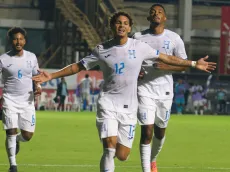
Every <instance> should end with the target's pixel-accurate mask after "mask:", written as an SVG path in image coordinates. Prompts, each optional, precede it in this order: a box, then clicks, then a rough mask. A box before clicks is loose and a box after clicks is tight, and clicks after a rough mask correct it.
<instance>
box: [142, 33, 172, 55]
mask: <svg viewBox="0 0 230 172" xmlns="http://www.w3.org/2000/svg"><path fill="white" fill-rule="evenodd" d="M142 41H143V42H145V43H147V44H149V45H150V46H151V47H152V48H154V49H157V50H159V51H160V52H161V53H164V54H172V53H173V50H174V48H175V45H174V43H173V41H172V40H171V39H169V38H168V37H165V38H164V37H159V38H158V37H153V38H152V39H147V38H143V40H142Z"/></svg>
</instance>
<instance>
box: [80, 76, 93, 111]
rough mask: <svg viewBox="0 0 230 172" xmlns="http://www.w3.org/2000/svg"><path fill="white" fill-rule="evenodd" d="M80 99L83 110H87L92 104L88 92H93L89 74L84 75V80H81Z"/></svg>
mask: <svg viewBox="0 0 230 172" xmlns="http://www.w3.org/2000/svg"><path fill="white" fill-rule="evenodd" d="M80 86H81V97H82V102H83V110H89V109H90V104H92V101H91V96H90V90H93V83H92V80H91V78H89V74H86V75H85V78H84V79H82V80H81V83H80Z"/></svg>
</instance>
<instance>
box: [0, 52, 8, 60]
mask: <svg viewBox="0 0 230 172" xmlns="http://www.w3.org/2000/svg"><path fill="white" fill-rule="evenodd" d="M9 52H10V51H9ZM9 52H6V53H3V54H1V55H0V59H4V58H7V57H9Z"/></svg>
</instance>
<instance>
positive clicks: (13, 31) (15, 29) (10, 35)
mask: <svg viewBox="0 0 230 172" xmlns="http://www.w3.org/2000/svg"><path fill="white" fill-rule="evenodd" d="M17 33H21V34H22V35H23V36H24V37H25V38H26V36H27V32H26V30H25V29H23V28H21V27H12V28H11V29H9V30H8V32H7V37H8V38H9V39H12V38H13V35H14V34H17Z"/></svg>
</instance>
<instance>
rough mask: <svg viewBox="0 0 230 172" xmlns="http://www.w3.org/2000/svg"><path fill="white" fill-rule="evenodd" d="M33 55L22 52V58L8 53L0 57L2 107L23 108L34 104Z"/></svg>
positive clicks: (34, 72)
mask: <svg viewBox="0 0 230 172" xmlns="http://www.w3.org/2000/svg"><path fill="white" fill-rule="evenodd" d="M38 69H39V67H38V62H37V57H36V56H35V54H33V53H31V52H29V51H25V50H23V55H22V56H14V55H13V53H12V51H9V52H7V53H5V54H3V55H1V56H0V71H1V72H2V83H3V85H4V87H3V100H4V101H3V107H5V108H10V109H12V108H24V107H27V106H28V105H33V104H34V95H33V86H32V76H33V75H36V74H37V73H38Z"/></svg>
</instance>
